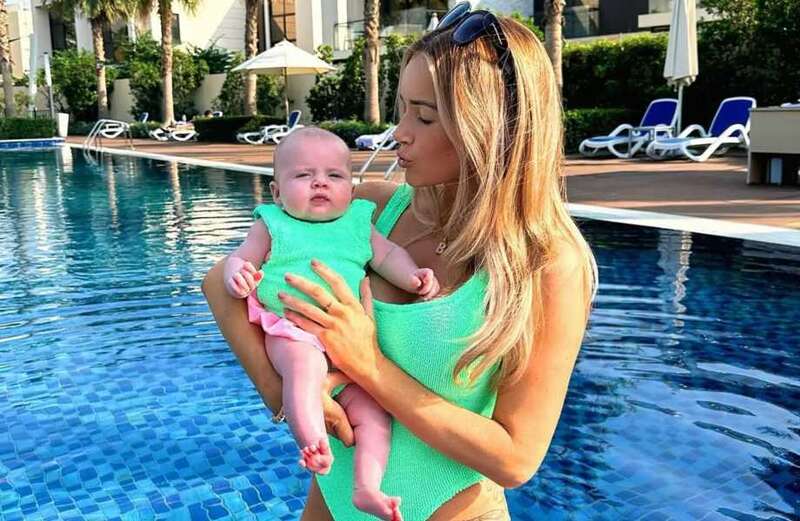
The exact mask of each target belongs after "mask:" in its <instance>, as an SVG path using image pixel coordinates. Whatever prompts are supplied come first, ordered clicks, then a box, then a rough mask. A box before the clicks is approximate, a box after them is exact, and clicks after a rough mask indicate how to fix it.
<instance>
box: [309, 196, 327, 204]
mask: <svg viewBox="0 0 800 521" xmlns="http://www.w3.org/2000/svg"><path fill="white" fill-rule="evenodd" d="M328 201H330V199H328V196H326V195H315V196H313V197H312V198H311V202H313V203H327V202H328Z"/></svg>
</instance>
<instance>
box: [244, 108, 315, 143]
mask: <svg viewBox="0 0 800 521" xmlns="http://www.w3.org/2000/svg"><path fill="white" fill-rule="evenodd" d="M302 115H303V112H302V111H300V110H293V111H292V112H291V114H289V121H288V122H287V124H286V125H266V126H264V127H261V128H260V129H259V130H256V131H254V132H240V133H238V134H236V141H238V142H239V143H250V144H251V145H263V144H264V143H267V142H268V141H272V142H273V143H278V141H280V139H281V138H282V137H283V136H285V135H288V134H289V132H291V131H292V130H296V129H297V128H302V127H303V125H300V124H299V122H300V116H302ZM276 134H280V135H279V136H278V141H274V140H273V139H272V136H273V135H276Z"/></svg>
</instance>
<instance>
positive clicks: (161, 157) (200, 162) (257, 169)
mask: <svg viewBox="0 0 800 521" xmlns="http://www.w3.org/2000/svg"><path fill="white" fill-rule="evenodd" d="M65 144H66V145H67V146H68V147H70V148H75V149H78V150H91V151H92V152H98V151H99V152H103V153H108V154H116V155H119V156H132V157H141V158H144V159H155V160H157V161H171V162H176V163H186V164H188V165H195V166H207V167H209V168H221V169H224V170H234V171H237V172H248V173H251V174H261V175H268V176H272V175H273V170H272V168H268V167H263V166H251V165H237V164H234V163H226V162H224V161H211V160H209V159H193V158H189V157H179V156H170V155H167V154H155V153H153V152H139V151H138V150H129V149H120V148H111V147H100V148H99V149H98V148H94V147H87V146H85V145H80V144H77V143H65Z"/></svg>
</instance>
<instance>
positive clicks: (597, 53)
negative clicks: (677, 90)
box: [563, 34, 674, 113]
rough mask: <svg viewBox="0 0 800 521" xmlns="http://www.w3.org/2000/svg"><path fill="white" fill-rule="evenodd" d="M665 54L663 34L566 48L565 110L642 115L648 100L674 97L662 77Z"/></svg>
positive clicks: (664, 36) (664, 37)
mask: <svg viewBox="0 0 800 521" xmlns="http://www.w3.org/2000/svg"><path fill="white" fill-rule="evenodd" d="M666 52H667V37H666V35H663V34H662V35H641V36H631V37H627V38H623V39H622V40H618V41H610V40H597V41H595V42H591V43H577V44H572V43H570V44H568V45H567V46H566V47H565V49H564V58H563V59H564V93H563V94H564V106H565V108H567V109H574V108H582V107H606V108H614V107H624V108H628V109H633V110H638V111H640V113H641V111H644V109H645V107H647V104H648V103H650V101H651V100H653V99H655V98H662V97H671V96H673V95H674V91H673V90H672V88H670V87H669V86H668V85H667V84H666V82H665V81H664V77H663V75H662V72H663V69H664V59H665V58H666ZM598 87H599V88H598Z"/></svg>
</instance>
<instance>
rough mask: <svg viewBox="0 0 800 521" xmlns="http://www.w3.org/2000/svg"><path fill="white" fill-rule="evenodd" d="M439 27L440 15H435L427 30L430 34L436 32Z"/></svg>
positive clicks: (432, 16)
mask: <svg viewBox="0 0 800 521" xmlns="http://www.w3.org/2000/svg"><path fill="white" fill-rule="evenodd" d="M437 27H439V15H438V14H436V13H433V15H431V20H430V22H428V28H427V29H426V30H427V31H429V32H430V31H435V30H436V28H437Z"/></svg>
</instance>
